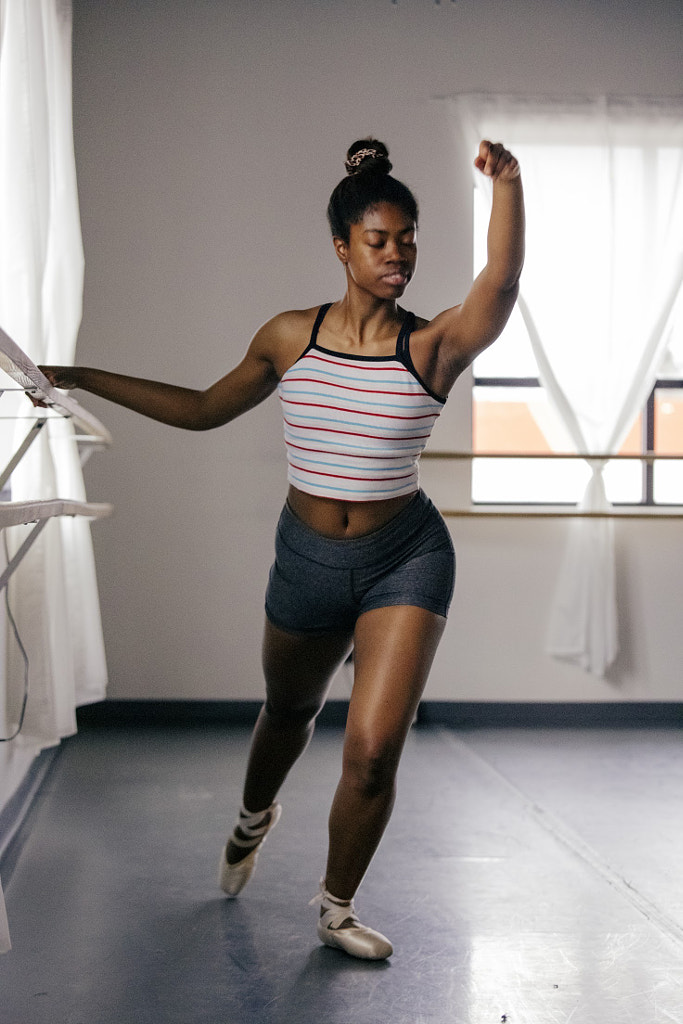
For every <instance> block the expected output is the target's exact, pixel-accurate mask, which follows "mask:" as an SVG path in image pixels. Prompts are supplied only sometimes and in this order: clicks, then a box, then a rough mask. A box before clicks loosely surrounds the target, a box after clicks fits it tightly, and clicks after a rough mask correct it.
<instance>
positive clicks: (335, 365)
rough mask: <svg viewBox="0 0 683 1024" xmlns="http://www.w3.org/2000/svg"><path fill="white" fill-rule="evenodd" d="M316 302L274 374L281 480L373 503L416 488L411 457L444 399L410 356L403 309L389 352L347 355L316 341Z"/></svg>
mask: <svg viewBox="0 0 683 1024" xmlns="http://www.w3.org/2000/svg"><path fill="white" fill-rule="evenodd" d="M329 305H330V304H328V305H327V306H321V308H320V311H319V313H318V317H317V319H316V323H315V325H314V329H313V332H312V334H311V341H310V343H309V345H308V348H307V349H306V351H305V352H304V353H303V355H302V356H301V357H300V358H299V359H298V360H297V361H296V363H294V364H293V365H292V366H291V367H290V368H289V369H288V370H286V371H285V373H284V374H283V376H282V379H281V380H280V383H279V385H278V394H279V396H280V400H281V403H282V410H283V415H284V420H285V444H286V447H287V461H288V479H289V481H290V483H292V484H294V486H295V487H298V488H299V489H300V490H302V491H306V492H307V493H309V494H318V495H320V496H322V497H327V498H337V499H339V500H342V501H378V500H381V499H383V498H386V497H391V496H398V495H401V494H410V493H412V492H413V491H414V490H416V489H417V487H418V460H419V457H420V454H421V452H422V451H423V449H424V447H425V445H426V443H427V440H428V439H429V435H430V433H431V429H432V427H433V425H434V422H435V421H436V419H437V417H438V415H439V413H440V412H441V409H442V408H443V405H444V401H445V399H442V398H440V397H439V396H438V395H435V394H434V393H433V392H431V391H430V390H429V389H428V388H427V386H426V385H425V384H424V383H423V382H422V381H421V380H420V378H419V376H418V375H417V373H416V371H415V368H414V366H413V363H412V359H411V358H410V352H409V339H410V332H411V330H412V327H413V326H414V317H413V315H412V314H408V315H407V316H406V319H405V321H404V324H403V326H402V328H401V331H400V333H399V336H398V339H397V343H396V352H395V353H394V354H393V355H391V356H386V357H384V356H360V357H359V356H352V355H349V354H347V353H343V352H334V351H332V350H330V349H323V348H320V347H319V346H318V345H317V333H318V328H319V326H320V323H322V319H323V317H324V315H325V313H326V312H327V309H329Z"/></svg>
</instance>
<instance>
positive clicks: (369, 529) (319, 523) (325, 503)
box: [287, 484, 415, 540]
mask: <svg viewBox="0 0 683 1024" xmlns="http://www.w3.org/2000/svg"><path fill="white" fill-rule="evenodd" d="M414 497H415V491H413V492H412V494H402V495H400V496H399V497H398V498H387V499H386V500H383V501H337V500H336V499H333V498H320V497H318V495H317V494H307V493H306V492H305V491H300V490H299V488H298V487H294V486H293V485H291V484H290V487H289V491H288V494H287V503H288V504H289V507H290V508H291V510H292V512H293V513H294V514H295V516H297V517H298V518H299V519H301V521H302V522H304V523H306V526H310V528H311V529H312V530H315V532H316V533H319V534H320V535H321V536H323V537H331V538H332V539H333V540H345V539H349V538H351V537H362V536H363V535H364V534H366V533H373V532H374V531H375V530H379V529H381V528H382V527H383V526H385V525H386V524H387V523H388V522H389V521H390V520H392V519H393V518H394V516H397V515H398V513H399V512H400V511H401V509H402V508H405V506H406V505H407V504H408V502H410V501H411V500H412V499H413V498H414Z"/></svg>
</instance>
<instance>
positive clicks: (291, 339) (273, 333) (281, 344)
mask: <svg viewBox="0 0 683 1024" xmlns="http://www.w3.org/2000/svg"><path fill="white" fill-rule="evenodd" d="M319 308H320V307H319V306H312V307H311V308H310V309H289V310H285V311H284V312H282V313H277V314H276V316H274V317H272V318H271V319H270V320H267V321H266V323H265V324H263V326H262V327H260V328H259V329H258V331H257V332H256V334H255V335H254V338H253V341H252V343H251V349H252V351H253V353H254V354H255V355H257V356H259V357H260V358H263V359H267V360H268V361H269V362H270V363H272V365H273V366H274V367H275V370H276V372H277V376H278V377H282V375H283V373H284V372H285V371H286V370H287V369H288V368H289V367H290V366H291V365H292V363H294V362H296V360H297V359H298V358H299V356H300V355H301V353H302V352H303V351H304V349H305V348H306V346H307V345H308V342H309V339H310V336H311V331H312V329H313V324H314V322H315V318H316V316H317V313H318V310H319Z"/></svg>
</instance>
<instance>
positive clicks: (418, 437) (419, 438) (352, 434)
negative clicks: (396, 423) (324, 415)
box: [285, 418, 429, 441]
mask: <svg viewBox="0 0 683 1024" xmlns="http://www.w3.org/2000/svg"><path fill="white" fill-rule="evenodd" d="M285 423H286V424H287V426H288V427H292V428H293V429H294V430H301V429H303V428H302V427H299V425H298V424H296V423H290V422H289V420H288V419H286V418H285ZM306 430H318V431H322V432H323V433H325V434H346V435H348V436H349V437H370V438H372V439H373V440H375V441H386V440H395V441H423V440H424V439H425V438H426V437H429V434H415V436H414V437H397V438H390V439H388V438H387V437H385V436H383V435H382V434H360V433H358V432H357V431H354V430H333V429H332V427H312V426H309V425H308V424H307V425H306Z"/></svg>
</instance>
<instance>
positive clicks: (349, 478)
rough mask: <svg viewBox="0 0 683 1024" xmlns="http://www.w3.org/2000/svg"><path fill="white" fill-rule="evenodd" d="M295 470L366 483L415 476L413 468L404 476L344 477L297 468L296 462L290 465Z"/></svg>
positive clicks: (338, 474) (340, 474) (337, 474)
mask: <svg viewBox="0 0 683 1024" xmlns="http://www.w3.org/2000/svg"><path fill="white" fill-rule="evenodd" d="M290 465H292V466H293V467H294V469H298V470H299V472H301V473H312V474H313V476H330V477H334V479H335V480H362V481H363V482H364V483H370V482H372V483H384V481H385V480H407V479H408V478H409V477H411V476H412V475H413V467H412V466H411V468H410V472H409V473H404V474H403V475H402V476H383V477H379V476H344V475H343V474H342V473H321V472H320V471H319V470H317V469H305V468H304V467H303V466H297V464H296V462H292V463H290Z"/></svg>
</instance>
